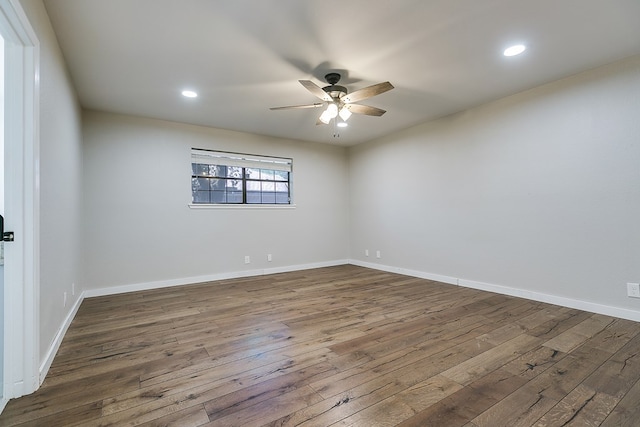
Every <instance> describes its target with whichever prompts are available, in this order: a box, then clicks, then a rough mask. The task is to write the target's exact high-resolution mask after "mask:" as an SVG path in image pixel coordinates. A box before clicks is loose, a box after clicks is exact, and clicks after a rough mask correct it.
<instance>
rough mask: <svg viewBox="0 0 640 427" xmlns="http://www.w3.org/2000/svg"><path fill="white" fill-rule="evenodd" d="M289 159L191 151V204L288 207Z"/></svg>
mask: <svg viewBox="0 0 640 427" xmlns="http://www.w3.org/2000/svg"><path fill="white" fill-rule="evenodd" d="M292 163H293V161H292V159H286V158H278V157H266V156H256V155H252V154H239V153H225V152H222V151H209V150H201V149H195V148H193V149H191V201H192V203H193V204H200V205H216V204H247V205H266V204H269V205H289V204H291V170H292Z"/></svg>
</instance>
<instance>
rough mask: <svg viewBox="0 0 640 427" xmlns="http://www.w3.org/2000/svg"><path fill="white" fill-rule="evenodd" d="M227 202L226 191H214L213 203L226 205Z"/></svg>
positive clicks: (212, 195) (212, 193) (212, 194)
mask: <svg viewBox="0 0 640 427" xmlns="http://www.w3.org/2000/svg"><path fill="white" fill-rule="evenodd" d="M226 202H227V192H226V191H212V192H211V203H226Z"/></svg>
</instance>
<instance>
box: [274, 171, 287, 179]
mask: <svg viewBox="0 0 640 427" xmlns="http://www.w3.org/2000/svg"><path fill="white" fill-rule="evenodd" d="M274 172H275V179H276V181H289V172H285V171H274Z"/></svg>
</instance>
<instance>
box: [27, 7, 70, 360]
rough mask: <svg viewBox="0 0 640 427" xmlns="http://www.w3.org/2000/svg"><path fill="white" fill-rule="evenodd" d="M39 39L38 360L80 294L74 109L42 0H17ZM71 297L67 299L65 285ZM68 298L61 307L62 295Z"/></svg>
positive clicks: (46, 350) (58, 49)
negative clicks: (73, 293)
mask: <svg viewBox="0 0 640 427" xmlns="http://www.w3.org/2000/svg"><path fill="white" fill-rule="evenodd" d="M21 4H22V7H23V9H24V11H25V13H26V14H27V17H28V18H29V22H30V23H31V25H32V26H33V29H34V30H35V31H36V34H37V36H38V39H39V41H40V81H39V83H40V221H41V222H40V232H41V235H40V361H41V362H42V361H43V360H44V359H45V358H46V357H47V353H48V352H49V351H50V350H51V346H52V344H54V341H55V340H56V336H57V335H58V334H59V332H60V331H61V328H62V327H63V324H64V321H65V319H66V318H67V317H68V316H69V314H70V312H71V310H72V307H73V305H74V303H75V301H76V300H77V299H78V298H79V295H80V292H79V291H80V287H81V282H80V277H81V271H80V256H81V251H80V244H81V241H80V224H81V207H82V206H81V205H82V204H81V184H82V141H81V128H80V120H81V115H80V110H79V105H78V102H77V99H76V95H75V91H74V88H73V86H72V84H71V81H70V78H69V75H68V72H67V68H66V65H65V63H64V58H63V57H62V54H61V52H60V48H59V46H58V42H57V39H56V37H55V34H54V33H53V30H52V28H51V23H50V21H49V17H48V15H47V13H46V10H45V7H44V5H43V3H42V0H22V1H21ZM72 283H75V284H76V287H77V289H76V293H75V295H71V285H72ZM64 292H67V294H68V299H67V304H66V307H65V306H64V304H63V303H64V301H63V293H64Z"/></svg>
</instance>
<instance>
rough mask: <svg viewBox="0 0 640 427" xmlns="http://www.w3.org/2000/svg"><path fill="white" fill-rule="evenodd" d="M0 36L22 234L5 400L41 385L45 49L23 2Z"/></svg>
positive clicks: (0, 16) (9, 299)
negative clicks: (41, 83) (41, 119)
mask: <svg viewBox="0 0 640 427" xmlns="http://www.w3.org/2000/svg"><path fill="white" fill-rule="evenodd" d="M0 31H2V36H3V38H4V40H5V58H6V61H5V70H6V74H5V101H6V103H7V105H10V106H11V107H10V108H6V109H5V135H6V140H5V151H6V153H7V155H8V156H7V157H5V161H6V163H5V164H6V165H8V166H7V167H6V170H5V176H6V179H7V180H6V181H5V185H6V189H7V191H6V193H5V196H6V198H7V203H6V209H5V211H6V216H7V222H6V226H7V228H9V227H11V229H12V231H14V232H15V235H16V241H15V242H12V243H11V244H10V246H7V247H5V275H6V277H5V319H4V322H3V323H4V340H5V343H4V350H5V354H4V367H3V375H4V381H3V382H4V384H3V385H2V386H3V394H2V395H3V397H4V398H9V399H11V398H14V397H19V396H22V395H25V394H29V393H31V392H33V391H35V390H36V389H37V388H38V387H39V386H40V383H39V376H38V358H39V342H38V341H39V310H38V307H39V284H40V273H39V264H40V263H39V248H40V243H39V236H40V229H39V223H40V221H39V199H40V196H39V160H40V159H39V96H40V95H39V83H38V82H39V67H40V64H39V57H40V52H39V49H40V47H39V46H40V45H39V42H38V38H37V36H36V33H35V32H34V31H33V28H32V27H31V24H30V23H29V20H28V19H27V16H26V14H25V13H24V11H23V10H22V7H21V5H20V2H19V1H18V0H0ZM8 141H11V142H12V143H11V144H8V143H7V142H8ZM10 211H12V212H10ZM10 257H13V261H11V262H10V261H9V259H10Z"/></svg>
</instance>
